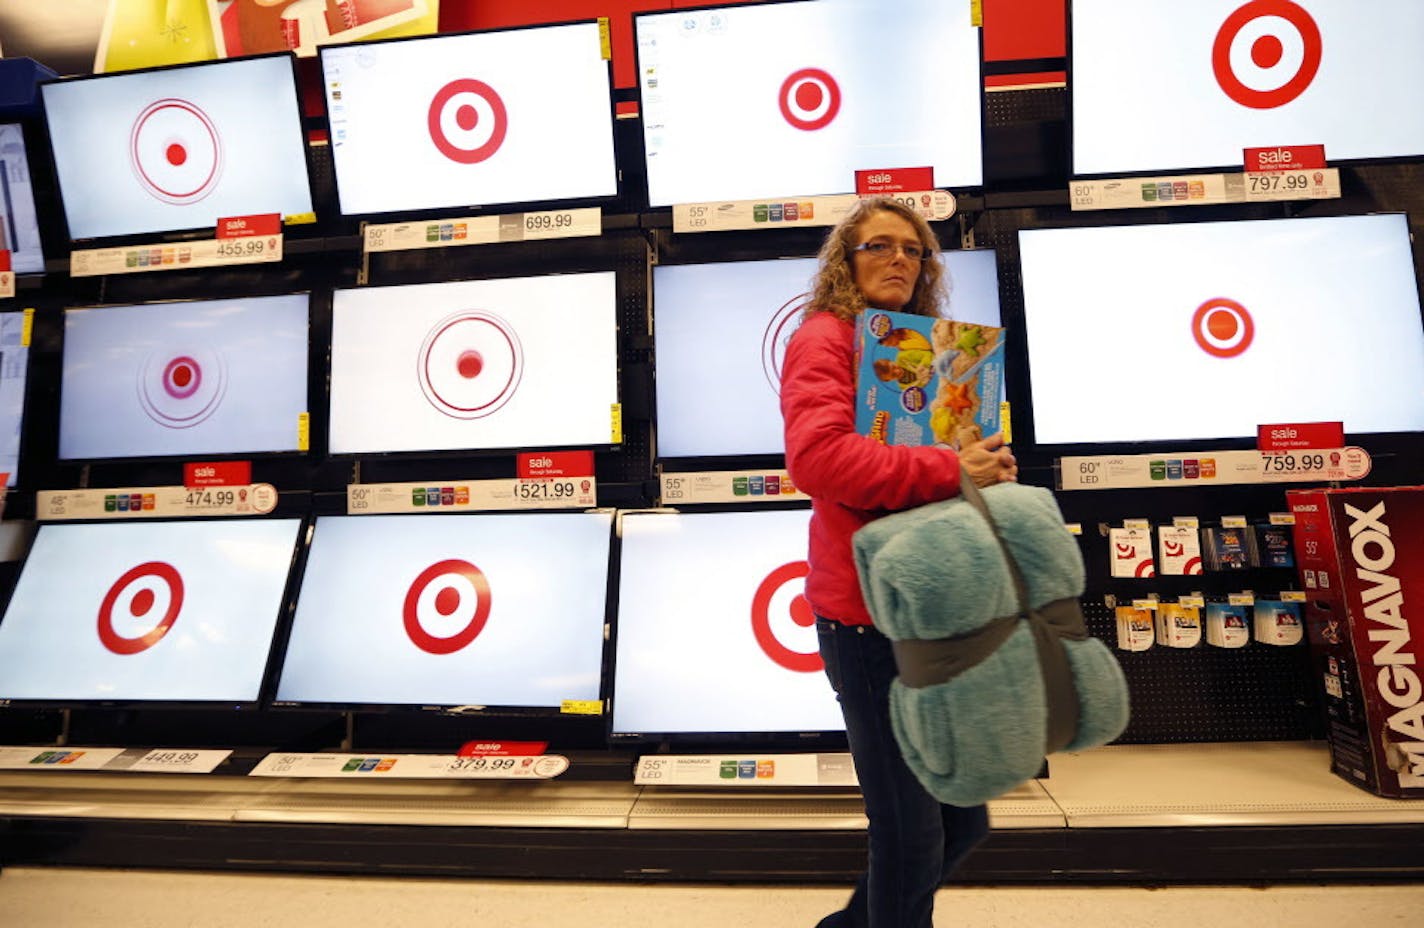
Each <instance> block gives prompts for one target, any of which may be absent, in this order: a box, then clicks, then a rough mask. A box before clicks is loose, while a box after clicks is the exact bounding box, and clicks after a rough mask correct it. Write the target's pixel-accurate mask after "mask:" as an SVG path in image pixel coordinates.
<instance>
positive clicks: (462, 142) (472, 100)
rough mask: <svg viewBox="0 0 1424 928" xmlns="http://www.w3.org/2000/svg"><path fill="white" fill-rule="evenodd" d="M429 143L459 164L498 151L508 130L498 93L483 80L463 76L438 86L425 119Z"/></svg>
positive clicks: (482, 157)
mask: <svg viewBox="0 0 1424 928" xmlns="http://www.w3.org/2000/svg"><path fill="white" fill-rule="evenodd" d="M426 122H427V124H428V126H429V129H430V140H431V141H432V142H434V143H435V147H436V148H437V149H439V150H440V153H441V154H442V155H444V156H445V157H447V158H449V159H450V160H451V161H456V162H459V163H460V164H478V163H479V162H481V161H484V160H485V159H486V158H488V157H490V156H491V155H493V154H494V153H495V152H496V151H498V150H499V146H500V145H502V144H504V136H505V133H507V132H508V131H509V114H508V112H506V111H505V108H504V101H503V100H501V99H500V96H499V94H498V93H496V92H495V89H494V88H493V87H491V86H490V85H489V84H486V83H485V82H484V81H477V80H475V79H474V78H471V77H466V78H461V79H459V80H454V81H451V82H450V83H448V84H446V85H445V86H444V87H441V88H440V89H439V90H438V91H437V92H436V94H435V98H434V99H433V100H431V101H430V111H429V113H428V114H427V116H426Z"/></svg>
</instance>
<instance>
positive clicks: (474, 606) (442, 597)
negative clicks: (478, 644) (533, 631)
mask: <svg viewBox="0 0 1424 928" xmlns="http://www.w3.org/2000/svg"><path fill="white" fill-rule="evenodd" d="M489 615H490V586H489V581H488V580H486V579H485V575H484V573H483V572H481V570H480V569H479V568H478V567H476V566H475V565H474V564H471V563H470V562H469V561H462V560H458V559H455V558H451V559H449V560H444V561H437V562H436V563H434V564H431V565H430V566H429V567H427V568H425V569H424V570H422V571H421V572H420V575H419V576H418V577H416V578H415V580H414V581H412V582H411V585H410V589H408V590H407V591H406V594H405V604H404V606H403V607H402V609H401V616H402V619H403V620H404V622H405V633H406V634H407V635H408V636H410V640H411V642H412V643H413V644H414V645H415V646H416V647H417V648H420V650H422V651H425V652H427V653H429V654H453V653H454V652H456V651H458V650H460V649H461V648H463V647H465V646H466V645H468V644H469V643H470V642H472V641H474V640H475V638H477V637H478V636H479V634H480V632H482V631H484V627H485V623H486V622H488V621H489ZM432 627H435V628H439V629H442V630H443V629H454V631H452V632H451V633H450V634H448V635H436V634H432V633H431V631H430V629H431V628H432Z"/></svg>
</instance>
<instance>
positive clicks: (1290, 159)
mask: <svg viewBox="0 0 1424 928" xmlns="http://www.w3.org/2000/svg"><path fill="white" fill-rule="evenodd" d="M1245 154H1246V157H1245V163H1246V173H1247V174H1261V173H1264V172H1266V171H1314V170H1317V169H1320V168H1323V167H1325V146H1324V145H1291V146H1285V145H1277V146H1276V147H1274V148H1248V149H1246V152H1245Z"/></svg>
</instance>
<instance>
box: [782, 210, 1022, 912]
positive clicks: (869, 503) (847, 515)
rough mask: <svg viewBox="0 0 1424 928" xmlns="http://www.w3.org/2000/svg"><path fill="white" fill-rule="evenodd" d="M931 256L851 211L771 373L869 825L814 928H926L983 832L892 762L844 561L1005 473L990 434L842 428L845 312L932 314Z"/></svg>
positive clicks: (899, 222)
mask: <svg viewBox="0 0 1424 928" xmlns="http://www.w3.org/2000/svg"><path fill="white" fill-rule="evenodd" d="M938 250H939V249H938V243H937V242H936V241H935V237H934V233H933V232H932V231H931V230H930V227H929V225H928V224H927V223H926V222H925V221H924V220H923V219H922V218H920V216H919V215H918V214H917V213H915V212H914V211H913V210H911V209H909V208H907V207H905V206H904V205H902V204H900V203H898V202H896V201H894V200H890V199H886V198H872V199H867V200H862V201H860V202H859V203H857V204H856V206H855V207H854V208H853V209H852V210H851V212H850V214H849V215H847V216H846V217H845V219H843V220H842V221H841V222H840V224H839V225H837V226H836V227H835V228H834V229H833V230H831V232H830V234H829V235H828V236H827V238H826V242H825V244H824V245H823V246H822V247H821V254H820V268H819V270H818V271H817V273H816V278H815V281H814V283H813V288H812V295H811V302H810V304H809V306H808V307H807V310H806V315H805V318H804V320H803V321H802V323H801V327H800V328H799V329H798V330H797V331H796V333H795V334H794V335H793V336H792V337H791V341H790V344H789V345H788V347H787V351H786V357H785V361H784V363H783V365H782V379H781V411H782V415H783V417H784V418H785V423H786V465H787V470H788V471H789V472H790V475H791V479H792V481H793V482H794V483H795V484H796V486H797V488H799V489H800V490H801V491H803V492H804V493H806V494H807V495H809V496H810V497H811V501H812V507H811V508H812V512H811V530H810V553H809V557H808V560H809V562H810V573H809V575H808V576H807V577H806V599H807V601H808V602H809V603H810V604H811V606H812V608H813V609H814V611H815V613H816V617H817V619H816V630H817V633H818V635H819V641H820V649H821V656H822V658H823V659H824V660H825V665H826V675H827V676H828V677H829V678H830V680H831V686H832V687H833V688H834V689H835V691H836V696H837V698H838V699H839V701H840V704H841V712H842V714H843V715H844V716H845V722H846V734H847V737H848V739H849V742H850V751H851V757H852V759H853V761H854V763H855V771H856V776H857V778H858V779H859V781H860V789H861V794H862V795H863V796H864V798H865V811H866V815H867V817H868V818H869V821H870V830H869V844H870V858H869V866H868V869H867V871H866V873H865V874H863V875H862V876H861V878H860V880H859V882H858V883H857V884H856V887H855V892H854V893H853V894H852V896H851V899H850V902H849V903H847V905H846V907H845V908H844V909H842V910H841V911H839V912H835V913H832V914H831V915H828V916H826V917H825V918H824V919H822V920H821V923H820V925H821V928H832V926H842V925H846V926H850V925H855V926H860V925H864V926H870V928H930V925H931V914H932V912H933V909H934V894H935V890H936V889H937V888H938V886H939V884H940V883H941V882H942V881H943V879H944V877H945V876H946V875H947V874H948V873H949V872H951V871H952V870H953V869H954V867H955V866H956V865H957V864H958V863H959V861H960V860H961V859H962V858H963V857H964V855H965V854H967V853H968V851H969V850H970V849H971V848H972V847H973V846H974V845H975V844H977V843H978V842H979V841H980V840H982V839H983V838H984V836H985V835H986V834H987V833H988V827H989V826H988V813H987V811H986V810H985V808H984V806H976V807H974V808H969V809H961V808H956V807H954V806H944V805H941V804H940V803H939V802H938V801H937V800H936V799H934V797H932V796H931V795H930V794H929V793H928V792H926V791H925V789H924V787H922V786H921V785H920V783H919V781H918V780H917V779H915V776H914V774H912V773H911V772H910V770H909V768H908V767H906V766H905V762H904V760H903V759H902V758H901V756H900V749H899V747H898V746H897V745H896V743H895V738H894V734H893V732H892V730H891V727H890V710H889V691H890V682H891V680H893V679H894V677H895V661H894V657H893V655H892V653H891V650H890V641H889V639H887V638H886V637H885V636H884V635H882V634H880V633H879V632H877V631H876V630H875V628H874V626H873V625H872V624H871V619H870V614H869V613H868V612H867V611H866V607H865V602H864V599H863V597H862V595H861V589H860V581H859V578H858V577H857V576H856V570H855V562H854V560H853V557H852V553H851V536H852V535H853V534H854V533H855V531H856V529H858V528H860V527H861V526H862V525H864V524H865V523H867V522H869V521H870V520H872V519H874V518H876V517H878V516H881V515H884V514H886V513H888V512H893V511H895V510H900V509H908V508H910V507H913V506H919V505H923V504H925V503H931V502H935V501H937V500H942V499H947V498H949V497H951V496H954V495H956V494H957V493H958V492H959V481H960V480H961V479H971V480H973V481H974V483H975V484H976V485H978V486H989V485H991V484H994V483H998V482H1000V481H1006V480H1015V479H1016V478H1017V475H1018V467H1017V464H1016V463H1015V461H1014V456H1013V454H1012V453H1011V452H1010V450H1009V449H1008V448H1007V447H1006V446H1004V444H1003V438H1002V436H1001V435H993V436H990V437H989V438H987V439H985V440H984V441H981V442H977V443H975V444H972V445H969V446H967V447H965V448H963V449H962V450H960V451H959V452H958V453H957V454H956V453H955V452H954V451H951V450H949V449H948V448H945V447H934V446H925V447H905V446H892V445H882V444H880V443H879V442H877V441H874V440H872V439H870V438H867V437H865V436H863V435H860V434H858V433H857V432H856V430H855V371H854V363H855V358H854V355H855V329H856V322H857V317H858V316H859V314H860V312H861V311H862V310H864V309H865V308H867V307H873V308H876V309H884V310H892V311H899V312H909V313H918V314H920V315H926V316H938V315H939V314H940V307H941V305H942V304H943V303H944V300H945V288H944V283H943V273H944V272H943V268H942V267H941V265H940V262H939V254H938Z"/></svg>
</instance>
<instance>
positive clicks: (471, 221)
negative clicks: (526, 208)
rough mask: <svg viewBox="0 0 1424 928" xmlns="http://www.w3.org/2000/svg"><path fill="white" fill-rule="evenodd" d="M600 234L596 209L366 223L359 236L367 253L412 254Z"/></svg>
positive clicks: (598, 213)
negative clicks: (462, 246) (413, 252)
mask: <svg viewBox="0 0 1424 928" xmlns="http://www.w3.org/2000/svg"><path fill="white" fill-rule="evenodd" d="M602 233H603V211H602V210H601V209H599V208H598V207H588V208H585V209H558V210H546V211H544V212H536V213H508V214H505V215H502V216H466V217H463V218H459V219H430V220H425V221H413V222H395V223H385V224H375V223H372V224H369V225H367V226H366V227H365V230H364V233H363V235H362V247H363V248H364V249H365V251H366V252H367V253H368V254H373V253H378V252H383V251H412V250H415V249H419V248H454V247H459V246H461V245H493V244H496V243H499V242H524V241H542V240H545V239H553V238H579V237H584V236H598V235H601V234H602Z"/></svg>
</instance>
